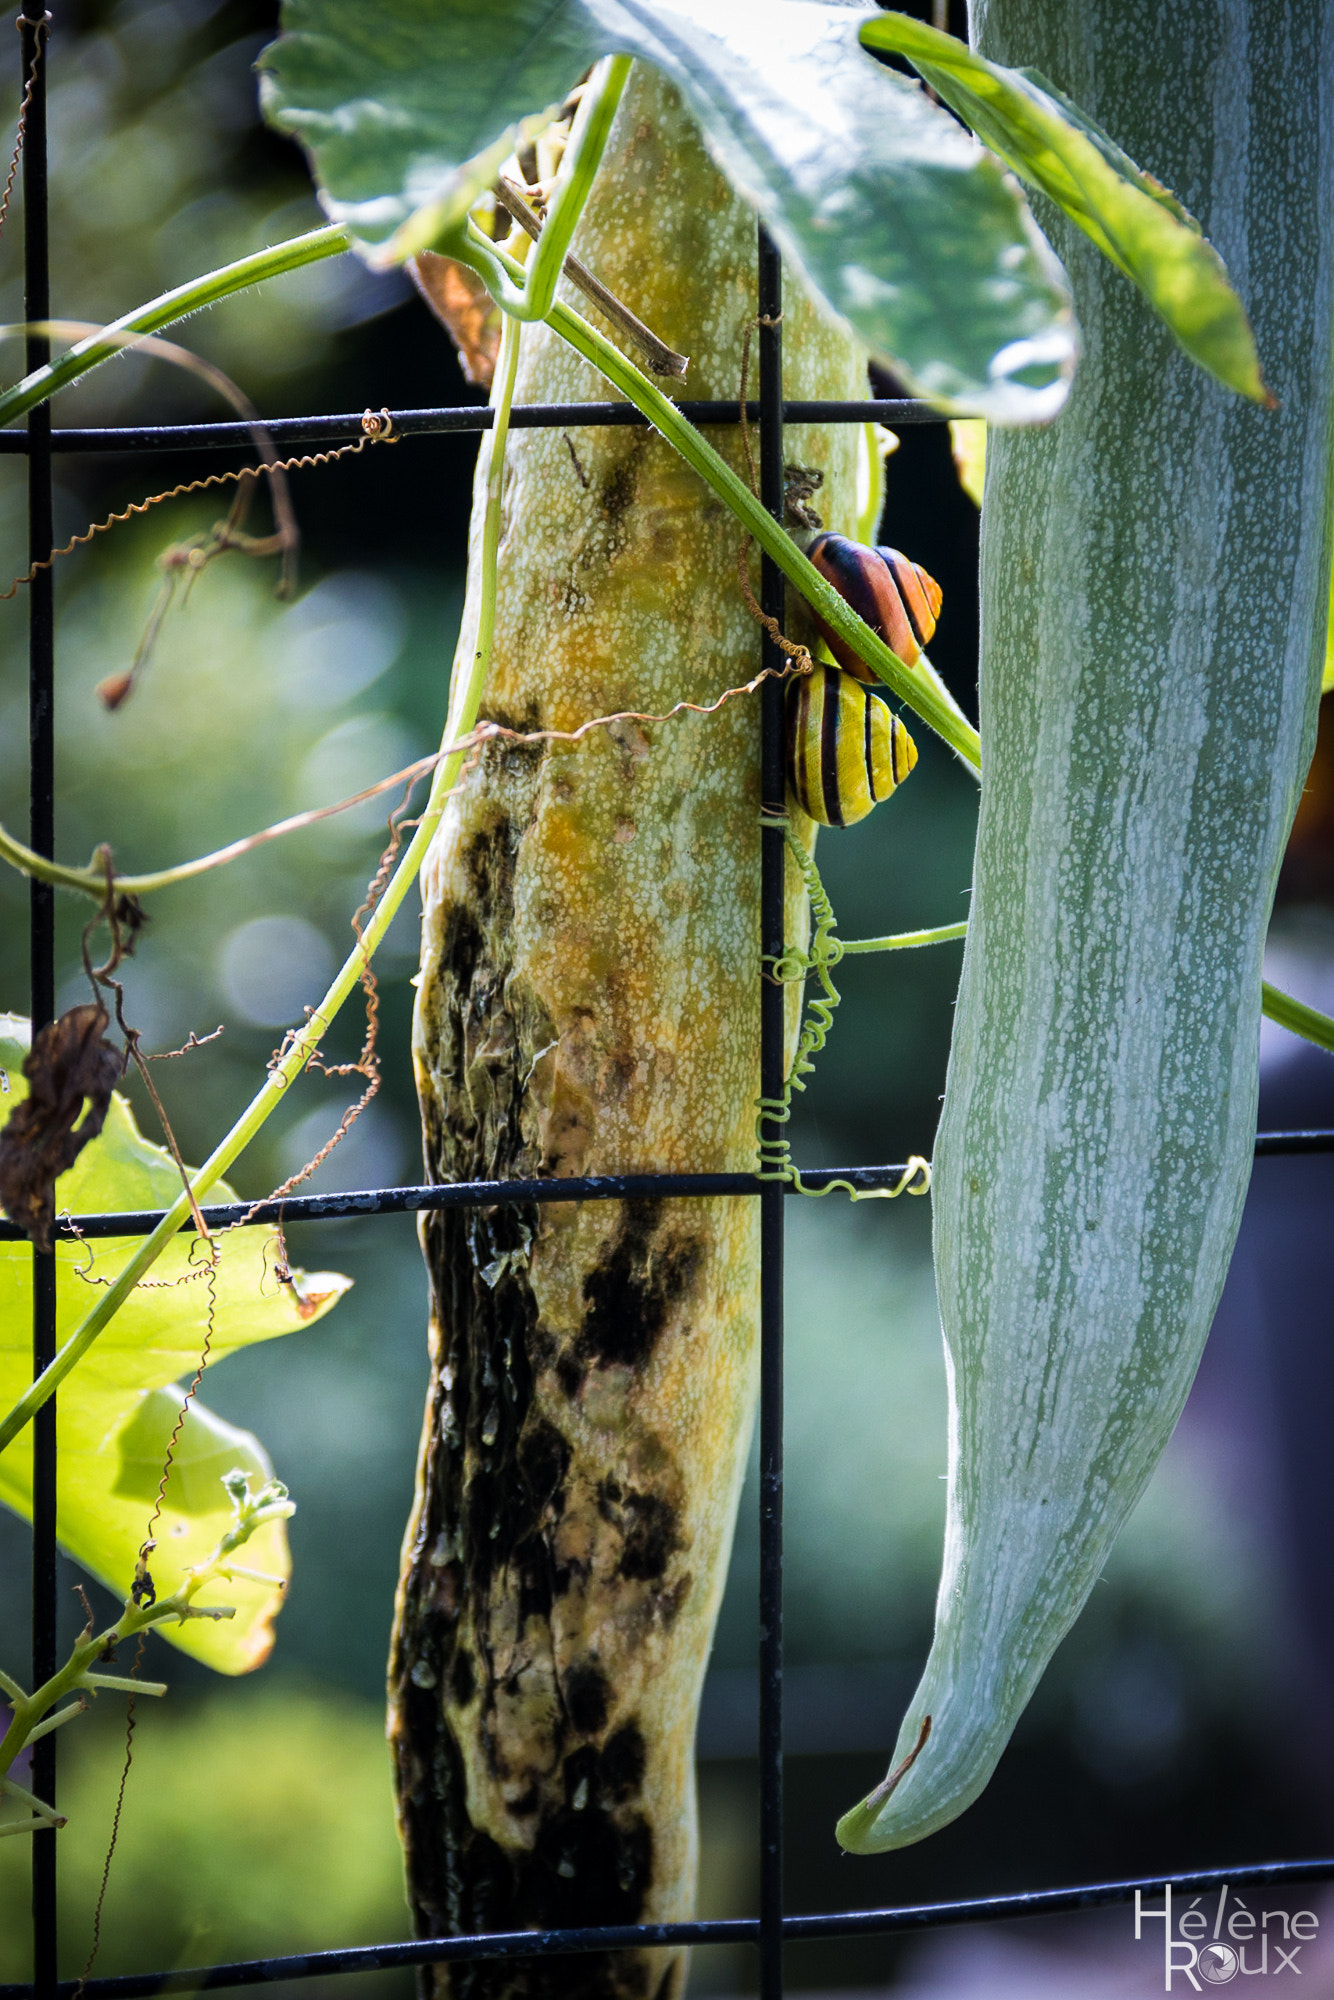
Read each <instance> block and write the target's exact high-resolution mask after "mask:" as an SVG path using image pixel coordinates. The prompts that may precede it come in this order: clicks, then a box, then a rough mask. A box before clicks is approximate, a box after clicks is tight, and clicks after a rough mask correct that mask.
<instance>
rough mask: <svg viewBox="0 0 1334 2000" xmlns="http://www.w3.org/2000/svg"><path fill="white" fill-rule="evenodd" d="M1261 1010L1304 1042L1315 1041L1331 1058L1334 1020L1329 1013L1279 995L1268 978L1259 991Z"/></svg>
mask: <svg viewBox="0 0 1334 2000" xmlns="http://www.w3.org/2000/svg"><path fill="white" fill-rule="evenodd" d="M1260 1007H1261V1011H1262V1012H1263V1013H1265V1014H1267V1015H1268V1016H1269V1018H1270V1020H1271V1021H1274V1022H1276V1023H1277V1024H1278V1026H1279V1027H1280V1028H1287V1029H1289V1030H1290V1031H1291V1032H1292V1033H1293V1034H1294V1035H1300V1036H1301V1037H1302V1039H1303V1041H1307V1042H1314V1043H1315V1045H1316V1047H1317V1048H1318V1049H1328V1050H1329V1052H1330V1053H1331V1055H1334V1021H1332V1020H1331V1019H1330V1017H1329V1015H1328V1014H1322V1013H1321V1012H1320V1011H1319V1009H1318V1008H1315V1007H1308V1006H1307V1005H1306V1004H1305V1002H1304V1001H1301V1000H1294V999H1293V997H1292V995H1291V994H1290V993H1281V992H1280V991H1279V989H1278V987H1277V986H1271V985H1270V983H1269V981H1268V980H1267V979H1266V980H1265V982H1264V984H1263V985H1262V986H1261V988H1260Z"/></svg>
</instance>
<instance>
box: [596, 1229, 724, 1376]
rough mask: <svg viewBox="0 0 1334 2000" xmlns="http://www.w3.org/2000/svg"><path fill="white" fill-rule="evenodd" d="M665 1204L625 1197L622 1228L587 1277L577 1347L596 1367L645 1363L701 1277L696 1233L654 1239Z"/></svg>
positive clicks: (634, 1366)
mask: <svg viewBox="0 0 1334 2000" xmlns="http://www.w3.org/2000/svg"><path fill="white" fill-rule="evenodd" d="M662 1208H663V1204H662V1203H661V1202H660V1201H627V1202H626V1203H625V1205H624V1207H623V1209H622V1213H621V1226H620V1229H619V1231H618V1232H617V1234H616V1235H615V1236H614V1237H612V1238H611V1240H610V1241H609V1243H608V1244H607V1247H606V1249H605V1251H604V1253H603V1255H602V1257H601V1259H600V1260H599V1262H598V1263H597V1264H596V1265H595V1266H594V1268H593V1269H592V1270H591V1271H590V1272H589V1274H588V1276H587V1277H586V1278H585V1280H584V1306H585V1312H584V1323H583V1326H582V1327H581V1329H580V1333H579V1340H578V1351H579V1355H580V1357H581V1358H585V1359H587V1360H588V1361H589V1362H591V1363H592V1364H593V1365H594V1366H595V1367H600V1368H609V1367H617V1366H619V1367H622V1368H640V1367H642V1366H643V1365H644V1363H645V1362H646V1361H647V1360H648V1358H649V1356H650V1355H651V1354H652V1352H653V1350H654V1348H655V1347H656V1346H657V1343H658V1340H659V1338H660V1336H661V1334H662V1332H663V1329H664V1328H665V1326H666V1324H667V1321H668V1319H669V1318H670V1316H671V1314H672V1312H673V1310H674V1308H675V1307H677V1306H678V1305H680V1303H681V1301H682V1300H683V1299H684V1298H685V1297H686V1295H687V1294H688V1293H689V1291H690V1290H691V1288H692V1286H693V1285H694V1283H695V1279H696V1277H697V1276H698V1273H699V1270H700V1266H701V1264H702V1262H703V1258H704V1246H703V1244H702V1243H701V1242H700V1240H699V1238H698V1237H692V1236H689V1235H685V1234H676V1233H672V1234H670V1235H666V1236H664V1238H663V1239H662V1240H661V1241H658V1240H656V1239H657V1238H658V1235H659V1230H660V1226H661V1220H662Z"/></svg>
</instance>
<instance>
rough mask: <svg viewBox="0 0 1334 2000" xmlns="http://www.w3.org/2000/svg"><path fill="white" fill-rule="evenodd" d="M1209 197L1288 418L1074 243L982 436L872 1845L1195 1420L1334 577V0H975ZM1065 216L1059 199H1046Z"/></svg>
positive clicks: (857, 1816) (897, 1840)
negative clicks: (1064, 297) (1030, 407)
mask: <svg viewBox="0 0 1334 2000" xmlns="http://www.w3.org/2000/svg"><path fill="white" fill-rule="evenodd" d="M974 27H975V31H976V35H977V39H978V43H979V46H980V47H981V49H982V52H983V53H984V54H986V55H988V56H992V57H994V58H996V59H998V60H1000V61H1002V62H1005V63H1008V64H1031V65H1033V66H1035V67H1037V68H1038V69H1040V70H1042V71H1043V72H1045V73H1046V74H1047V75H1048V76H1050V77H1051V78H1052V80H1053V81H1054V82H1056V83H1057V84H1059V85H1060V86H1061V88H1062V89H1064V90H1066V91H1067V92H1068V93H1069V94H1070V95H1071V96H1072V97H1073V98H1074V99H1075V100H1076V101H1077V102H1078V103H1079V104H1080V105H1081V107H1083V108H1084V109H1085V110H1086V111H1087V112H1088V113H1089V114H1091V115H1092V116H1093V117H1095V118H1096V119H1098V121H1099V122H1100V123H1101V124H1102V125H1103V126H1104V127H1105V128H1106V129H1107V130H1109V131H1111V132H1112V133H1114V134H1115V136H1116V138H1117V140H1118V141H1119V142H1120V143H1121V144H1122V145H1124V146H1125V147H1126V149H1127V150H1128V151H1129V152H1130V153H1131V154H1133V155H1134V156H1135V157H1136V158H1137V159H1138V160H1139V161H1140V162H1141V164H1143V165H1144V166H1145V167H1147V168H1148V169H1149V170H1150V171H1152V172H1153V173H1155V174H1157V175H1158V176H1159V177H1160V178H1161V179H1162V180H1164V181H1165V182H1166V183H1167V184H1168V185H1169V186H1171V187H1172V188H1174V189H1175V190H1176V191H1177V192H1178V193H1179V194H1180V195H1181V196H1182V198H1183V199H1184V200H1185V201H1186V202H1187V203H1188V204H1189V206H1190V208H1191V209H1192V210H1193V212H1194V213H1195V214H1196V215H1198V216H1199V218H1200V220H1201V222H1202V224H1203V226H1204V229H1205V231H1206V233H1207V234H1208V236H1209V237H1210V238H1211V240H1212V241H1213V242H1214V243H1215V244H1216V245H1217V246H1218V248H1219V250H1220V251H1221V253H1222V255H1223V257H1224V258H1225V259H1226V261H1227V264H1228V267H1229V270H1230V272H1231V274H1232V277H1233V280H1234V282H1235V283H1236V284H1237V287H1238V289H1239V291H1240V293H1241V295H1242V297H1243V299H1244V300H1245V301H1246V303H1247V305H1248V307H1249V309H1250V311H1251V314H1252V318H1253V322H1254V325H1255V330H1256V334H1257V339H1258V344H1259V350H1260V355H1261V360H1262V364H1263V367H1264V369H1265V374H1266V379H1267V380H1268V382H1269V385H1270V387H1271V389H1272V390H1273V392H1274V395H1275V396H1276V398H1277V402H1278V408H1277V409H1276V410H1273V411H1264V410H1261V409H1257V408H1255V407H1253V406H1251V405H1248V404H1245V403H1243V402H1241V401H1240V400H1239V399H1237V398H1235V397H1232V396H1229V395H1228V394H1227V393H1226V392H1225V391H1223V390H1222V389H1220V388H1218V387H1217V386H1216V385H1215V384H1214V383H1213V382H1211V381H1209V380H1208V379H1207V378H1206V377H1205V376H1204V375H1203V374H1202V373H1201V372H1200V371H1199V370H1198V369H1197V368H1195V367H1193V366H1192V365H1191V363H1190V362H1189V361H1188V360H1187V359H1186V358H1185V357H1184V356H1183V355H1182V354H1181V352H1180V351H1179V350H1178V349H1177V348H1175V347H1174V345H1173V343H1172V340H1171V338H1170V336H1169V335H1168V334H1167V333H1166V332H1165V331H1164V330H1163V328H1162V327H1161V326H1160V325H1159V324H1158V323H1157V322H1156V321H1155V320H1153V319H1152V318H1151V317H1150V315H1149V313H1148V312H1147V311H1146V310H1145V307H1144V305H1143V303H1142V301H1141V300H1140V299H1139V297H1138V296H1137V295H1136V294H1135V293H1134V292H1133V291H1132V290H1131V289H1130V287H1129V286H1128V285H1127V284H1126V283H1125V282H1124V281H1123V280H1122V279H1121V278H1120V277H1119V276H1118V275H1117V273H1116V272H1115V271H1114V270H1113V269H1112V268H1111V266H1110V265H1109V264H1107V263H1106V262H1105V261H1104V260H1103V259H1102V258H1101V257H1100V256H1099V254H1098V253H1097V252H1096V251H1095V250H1094V249H1093V248H1092V247H1091V246H1090V245H1089V244H1088V242H1087V241H1086V240H1085V239H1084V238H1083V237H1081V236H1080V235H1078V234H1077V233H1076V232H1075V231H1074V230H1073V229H1071V228H1069V227H1066V226H1063V225H1062V224H1061V223H1060V222H1057V223H1056V224H1055V226H1054V227H1053V228H1052V234H1053V236H1054V238H1055V241H1056V245H1057V248H1058V250H1059V251H1060V253H1061V255H1062V257H1063V258H1064V259H1065V261H1066V264H1067V267H1068V269H1069V270H1070V273H1071V276H1072V279H1073V281H1074V288H1075V297H1076V302H1077V307H1078V311H1079V314H1080V319H1081V323H1082V325H1083V328H1084V335H1085V346H1086V352H1085V357H1084V360H1083V363H1082V365H1081V368H1080V371H1079V374H1078V377H1077V380H1076V384H1075V389H1074V394H1073V396H1072V398H1071V401H1070V404H1069V407H1068V409H1067V410H1066V412H1065V413H1064V414H1063V415H1062V416H1061V418H1060V419H1059V420H1058V422H1057V423H1056V424H1055V425H1054V426H1053V427H1052V428H1051V429H1050V430H1048V431H1045V432H1038V433H1033V432H1028V433H1024V434H1010V435H1004V434H996V433H993V444H992V451H991V454H990V462H989V464H988V467H987V483H986V501H985V507H984V513H983V581H982V612H983V644H982V665H981V704H982V738H983V744H984V749H985V780H984V785H983V795H982V814H981V822H980V828H979V835H978V850H977V867H976V877H975V888H974V898H973V906H972V919H971V923H970V928H969V934H968V944H967V951H966V956H965V962H964V972H963V983H962V988H961V992H960V999H959V1008H958V1015H957V1022H956V1028H955V1039H954V1047H953V1051H952V1054H951V1058H950V1072H949V1082H948V1088H947V1093H946V1101H945V1111H944V1117H943V1121H942V1125H941V1130H940V1136H939V1142H938V1147H937V1154H936V1179H935V1204H936V1207H935V1227H936V1254H937V1267H938V1275H939V1284H940V1298H941V1313H942V1319H943V1323H944V1328H945V1338H946V1350H947V1357H948V1373H949V1384H950V1398H951V1414H950V1444H949V1499H948V1517H947V1526H946V1537H945V1557H944V1570H943V1575H942V1580H941V1585H940V1594H939V1599H938V1603H937V1614H936V1633H935V1641H934V1644H933V1647H932V1651H931V1656H930V1659H929V1661H928V1663H927V1667H926V1671H925V1673H924V1675H923V1678H922V1682H921V1685H920V1686H919V1688H918V1690H917V1693H916V1695H915V1696H914V1699H913V1702H912V1705H911V1707H910V1708H909V1711H908V1714H907V1717H906V1719H905V1721H904V1724H903V1729H902V1733H901V1735H900V1739H899V1742H898V1745H897V1748H896V1752H895V1765H896V1767H897V1766H898V1765H900V1764H901V1763H902V1761H903V1760H904V1759H906V1758H908V1757H909V1755H910V1753H911V1752H912V1750H913V1748H914V1746H915V1745H917V1744H918V1742H919V1738H920V1735H921V1730H922V1725H923V1723H924V1720H925V1719H926V1718H927V1717H928V1716H929V1717H930V1719H931V1729H930V1733H929V1736H928V1737H927V1740H926V1741H925V1743H924V1744H923V1745H922V1748H921V1751H920V1754H919V1755H918V1757H917V1758H916V1760H915V1762H912V1763H911V1765H910V1768H908V1769H907V1770H906V1772H904V1773H903V1774H902V1775H901V1777H900V1779H899V1782H898V1783H897V1784H894V1783H892V1782H891V1781H887V1782H886V1784H885V1785H883V1786H881V1787H880V1788H879V1790H878V1791H877V1792H875V1793H872V1794H871V1796H870V1798H869V1799H867V1800H866V1801H865V1802H864V1803H863V1804H862V1805H860V1806H858V1807H857V1808H856V1809H855V1810H854V1811H852V1812H850V1813H849V1814H847V1816H846V1817H845V1818H844V1819H843V1821H842V1822H841V1823H840V1826H839V1830H838V1831H839V1838H840V1840H841V1841H842V1842H843V1844H844V1846H846V1847H849V1848H852V1849H854V1850H857V1851H863V1852H869V1851H874V1850H878V1849H882V1848H890V1847H898V1846H902V1845H905V1844H906V1843H908V1842H910V1841H913V1840H917V1839H920V1838H921V1837H922V1836H923V1835H925V1834H928V1833H931V1832H933V1831H934V1830H935V1829H936V1828H938V1827H940V1826H943V1825H944V1824H946V1822H947V1821H949V1820H951V1819H953V1818H954V1817H955V1816H956V1814H958V1813H959V1812H961V1811H962V1810H963V1809H964V1807H966V1806H967V1805H968V1804H969V1803H970V1802H971V1801H972V1800H973V1799H974V1798H976V1797H977V1795H978V1793H979V1792H980V1791H981V1790H982V1788H983V1786H984V1785H985V1784H986V1782H987V1779H988V1778H989V1777H990V1775H991V1772H992V1770H993V1769H994V1767H995V1765H996V1762H997V1759H998V1758H999V1757H1000V1755H1001V1752H1002V1751H1003V1749H1004V1747H1005V1745H1006V1743H1007V1741H1008V1739H1009V1736H1010V1733H1011V1731H1012V1730H1013V1728H1014V1725H1015V1722H1016V1720H1017V1719H1018V1717H1019V1715H1020V1714H1021V1712H1022V1710H1023V1708H1024V1706H1025V1704H1026V1703H1027V1701H1028V1699H1029V1697H1030V1695H1031V1694H1032V1692H1033V1689H1034V1687H1035V1685H1036V1683H1037V1681H1038V1678H1039V1677H1040V1675H1041V1673H1042V1671H1043V1669H1044V1668H1045V1666H1046V1664H1047V1662H1048V1660H1049V1659H1050V1657H1051V1655H1052V1652H1053V1651H1054V1649H1055V1647H1056V1646H1057V1644H1058V1643H1059V1641H1060V1640H1061V1638H1062V1637H1063V1636H1064V1634H1065V1633H1066V1631H1067V1630H1068V1629H1069V1627H1070V1625H1071V1623H1072V1622H1073V1620H1074V1618H1075V1617H1076V1616H1077V1614H1078V1612H1079V1610H1080V1608H1081V1607H1082V1605H1083V1604H1084V1602H1085V1600H1086V1598H1087V1597H1088V1595H1089V1592H1090V1590H1091V1589H1092V1587H1093V1584H1094V1582H1095V1581H1096V1579H1097V1576H1098V1574H1099V1572H1100V1570H1101V1569H1102V1567H1103V1564H1104V1562H1105V1561H1106V1558H1107V1555H1108V1552H1109V1550H1110V1548H1111V1546H1112V1543H1113V1541H1114V1539H1115V1537H1116V1534H1117V1532H1118V1530H1119V1529H1120V1527H1121V1525H1122V1523H1123V1522H1124V1520H1125V1518H1126V1516H1127V1514H1128V1513H1129V1512H1130V1510H1131V1508H1132V1507H1133V1506H1134V1504H1135V1501H1136V1500H1137V1499H1138V1497H1139V1495H1140V1493H1141V1492H1142V1490H1143V1488H1144V1485H1145V1483H1146V1481H1147V1479H1148V1477H1149V1475H1150V1473H1151V1472H1152V1470H1153V1467H1154V1465H1155V1463H1156V1462H1157V1459H1158V1457H1159V1455H1160V1453H1161V1451H1162V1449H1163V1447H1164V1445H1165V1444H1166V1442H1167V1439H1168V1437H1169V1435H1170V1434H1171V1431H1172V1428H1173V1426H1174V1425H1175V1423H1176V1420H1177V1417H1178V1415H1179V1414H1180V1411H1181V1407H1182V1404H1183V1402H1184V1400H1185V1397H1186V1393H1187V1390H1188V1389H1189V1387H1190V1383H1191V1380H1192V1377H1193V1376H1194V1373H1195V1369H1196V1366H1197V1364H1198V1361H1199V1357H1200V1353H1201V1350H1202V1348H1203V1345H1204V1340H1205V1336H1206V1334H1207V1332H1208V1329H1209V1324H1210V1321H1211V1319H1212V1316H1213V1313H1214V1309H1215V1306H1216V1304H1217V1301H1218V1296H1219V1293H1220V1290H1221V1288H1222V1283H1223V1278H1224V1275H1225V1273H1226V1269H1227V1264H1228V1259H1229V1256H1230V1254H1231V1250H1232V1245H1233V1240H1234V1238H1235V1235H1236V1230H1237V1226H1238V1222H1239V1219H1240V1215H1241V1208H1242V1202H1243V1199H1244V1196H1245V1192H1246V1186H1247V1182H1248V1179H1249V1175H1250V1165H1251V1151H1252V1135H1253V1133H1254V1130H1255V1112H1256V1088H1257V1030H1258V1021H1259V1010H1260V961H1261V952H1262V947H1263V942H1264V935H1265V928H1266V923H1267V920H1268V916H1269V909H1270V903H1271V899H1272V895H1273V889H1274V883H1275V878H1276V875H1277V871H1278V866H1279V862H1280V859H1281V857H1282V853H1283V847H1284V843H1285V840H1286V837H1287V832H1288V828H1289V825H1290V823H1291V819H1292V815H1293V811H1294V808H1295V805H1296V802H1297V797H1298V793H1299V789H1300V785H1301V782H1302V778H1303V775H1304V773H1305V771H1306V768H1307V764H1308V762H1309V759H1310V755H1311V750H1312V744H1313V738H1314V727H1315V713H1316V703H1317V699H1318V694H1319V688H1320V676H1321V665H1322V659H1323V650H1324V625H1325V607H1326V603H1327V589H1328V564H1329V466H1330V406H1331V404H1330V398H1331V382H1330V351H1331V311H1330V305H1331V287H1332V285H1334V235H1331V225H1330V222H1329V220H1328V218H1330V217H1331V216H1332V215H1334V94H1332V93H1331V91H1330V87H1329V79H1330V76H1331V74H1334V47H1332V46H1331V44H1332V43H1334V8H1331V6H1330V5H1329V4H1323V5H1319V6H1317V5H1315V4H1311V5H1305V6H1297V5H1294V4H1285V5H1281V4H1277V0H1231V4H1227V5H1219V4H1218V0H1169V3H1168V4H1166V5H1164V6H1163V7H1161V8H1158V9H1155V10H1154V13H1153V18H1152V33H1151V43H1150V42H1149V41H1148V39H1147V38H1146V31H1145V28H1144V25H1143V24H1141V23H1138V22H1136V21H1135V19H1134V15H1133V10H1132V12H1131V13H1130V14H1128V12H1127V10H1126V8H1125V7H1124V6H1123V5H1119V4H1117V0H1085V4H1083V5H1081V6H1080V7H1079V8H1072V7H1070V6H1069V5H1068V4H1067V0H980V4H978V5H976V6H975V8H974ZM1040 219H1041V220H1042V221H1043V223H1044V225H1048V224H1049V223H1050V222H1051V211H1048V210H1045V209H1040Z"/></svg>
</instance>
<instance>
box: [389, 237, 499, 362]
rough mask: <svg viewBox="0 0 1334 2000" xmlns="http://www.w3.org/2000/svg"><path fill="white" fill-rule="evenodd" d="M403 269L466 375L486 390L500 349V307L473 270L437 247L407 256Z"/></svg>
mask: <svg viewBox="0 0 1334 2000" xmlns="http://www.w3.org/2000/svg"><path fill="white" fill-rule="evenodd" d="M408 273H409V275H410V276H411V278H412V280H413V282H414V284H415V285H416V287H417V290H418V291H419V292H420V293H421V295H422V297H423V298H424V299H425V301H426V303H427V305H428V306H429V307H430V308H431V311H432V312H433V313H434V314H435V316H436V318H437V319H438V320H440V321H441V323H442V324H443V325H444V326H445V327H446V329H447V330H448V332H449V336H450V339H451V340H452V341H453V343H454V345H455V347H456V348H457V349H458V354H459V366H460V367H461V368H462V370H463V373H464V376H465V378H466V379H467V380H468V381H469V382H471V383H473V384H474V385H475V387H477V388H478V389H489V388H490V387H491V382H492V378H493V377H494V375H495V372H496V356H497V354H498V353H499V352H500V307H499V306H498V305H497V304H496V302H495V300H494V299H493V298H492V297H491V294H490V292H488V291H487V289H486V286H485V285H484V284H483V282H482V280H481V279H480V278H479V277H478V275H477V273H476V271H471V270H469V268H468V266H467V265H466V264H460V263H458V262H457V261H456V260H455V259H454V258H453V257H442V256H440V254H439V252H438V251H435V250H423V251H422V252H421V253H420V255H419V256H416V257H410V258H409V259H408Z"/></svg>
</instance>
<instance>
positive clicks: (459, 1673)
mask: <svg viewBox="0 0 1334 2000" xmlns="http://www.w3.org/2000/svg"><path fill="white" fill-rule="evenodd" d="M449 1691H450V1694H451V1695H452V1696H453V1698H454V1705H455V1707H456V1708H466V1707H467V1706H468V1703H469V1702H470V1701H471V1700H472V1698H473V1696H474V1695H475V1694H476V1692H477V1675H476V1672H475V1670H474V1667H473V1660H472V1654H471V1653H470V1652H469V1651H468V1649H467V1647H466V1646H460V1647H459V1649H458V1651H457V1652H456V1653H455V1655H454V1665H453V1667H452V1668H451V1669H450V1675H449Z"/></svg>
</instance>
